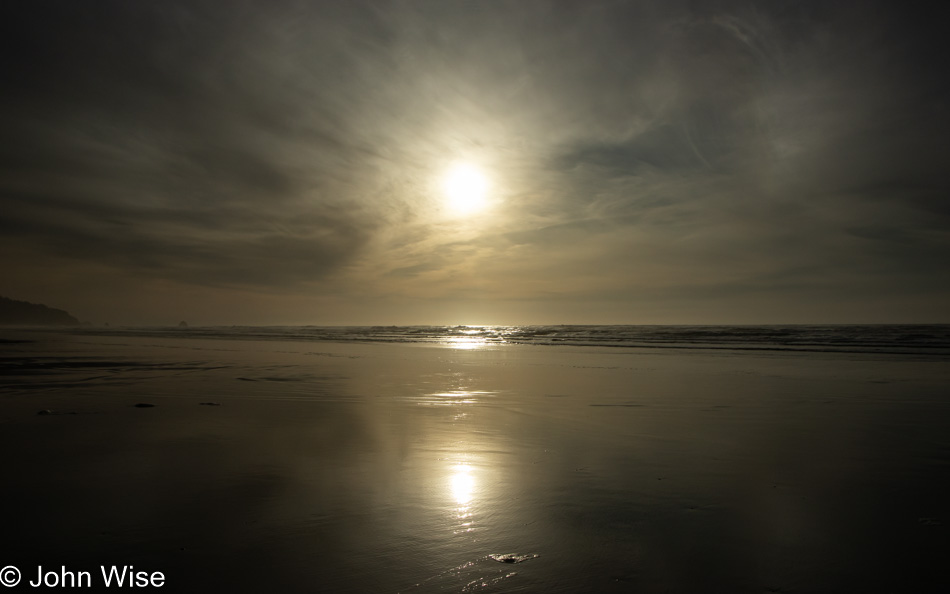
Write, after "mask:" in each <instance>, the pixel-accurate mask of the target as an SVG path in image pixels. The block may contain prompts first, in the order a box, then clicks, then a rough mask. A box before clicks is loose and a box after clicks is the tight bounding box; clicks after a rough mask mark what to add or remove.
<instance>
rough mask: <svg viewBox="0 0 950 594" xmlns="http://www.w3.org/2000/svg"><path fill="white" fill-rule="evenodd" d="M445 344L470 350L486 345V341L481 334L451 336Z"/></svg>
mask: <svg viewBox="0 0 950 594" xmlns="http://www.w3.org/2000/svg"><path fill="white" fill-rule="evenodd" d="M446 344H447V345H448V346H449V347H450V348H453V349H460V350H465V351H471V350H474V349H480V348H482V347H485V346H488V341H487V340H485V339H484V338H483V337H481V336H453V337H451V338H449V339H448V340H447V341H446Z"/></svg>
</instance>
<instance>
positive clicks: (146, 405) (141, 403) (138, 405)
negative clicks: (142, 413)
mask: <svg viewBox="0 0 950 594" xmlns="http://www.w3.org/2000/svg"><path fill="white" fill-rule="evenodd" d="M154 407H155V405H154V404H149V403H148V402H139V403H138V404H136V405H135V408H154Z"/></svg>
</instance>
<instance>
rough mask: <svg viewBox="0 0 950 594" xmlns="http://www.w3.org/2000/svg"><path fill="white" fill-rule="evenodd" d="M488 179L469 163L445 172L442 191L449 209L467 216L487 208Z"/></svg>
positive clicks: (458, 164)
mask: <svg viewBox="0 0 950 594" xmlns="http://www.w3.org/2000/svg"><path fill="white" fill-rule="evenodd" d="M489 185H490V184H489V181H488V177H487V176H486V175H485V174H484V173H483V172H482V170H481V169H479V168H478V167H477V166H475V165H473V164H471V163H456V164H454V165H452V167H450V168H449V170H448V171H446V172H445V177H443V179H442V191H443V193H444V194H445V199H446V204H447V205H448V207H449V209H450V210H451V211H452V212H454V213H456V214H460V215H468V214H473V213H476V212H478V211H480V210H483V209H484V208H485V207H486V206H488V187H489Z"/></svg>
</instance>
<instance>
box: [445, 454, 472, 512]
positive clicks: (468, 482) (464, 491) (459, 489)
mask: <svg viewBox="0 0 950 594" xmlns="http://www.w3.org/2000/svg"><path fill="white" fill-rule="evenodd" d="M453 470H454V474H452V477H451V478H450V483H451V485H452V496H453V497H454V498H455V501H456V503H458V504H459V505H460V506H463V507H465V506H468V504H469V503H471V501H472V493H473V492H474V491H475V477H473V476H472V474H471V468H470V467H469V466H467V465H465V464H459V465H458V466H455V467H454V468H453Z"/></svg>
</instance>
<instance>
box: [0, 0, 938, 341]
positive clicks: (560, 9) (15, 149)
mask: <svg viewBox="0 0 950 594" xmlns="http://www.w3.org/2000/svg"><path fill="white" fill-rule="evenodd" d="M897 4H898V3H894V2H880V3H876V2H871V1H862V2H827V1H823V2H792V1H787V2H786V1H774V2H715V1H696V2H680V1H676V0H673V1H669V0H664V1H659V0H656V1H650V2H626V1H620V0H614V1H591V0H584V1H577V2H568V1H561V2H546V1H531V0H517V1H508V2H505V1H499V0H491V1H489V0H484V1H477V0H465V1H463V0H458V1H455V0H432V1H409V0H407V1H400V2H382V1H379V2H377V1H374V2H365V3H364V2H354V1H347V2H343V1H332V2H329V1H328V2H316V1H290V0H279V1H274V0H267V1H265V0H259V1H254V2H251V1H243V2H242V1H215V2H210V1H195V0H189V1H180V2H176V1H168V0H162V1H160V2H159V1H155V2H144V1H143V2H139V1H135V2H130V1H127V0H123V1H116V2H102V1H98V0H81V1H77V0H69V1H64V2H48V1H43V0H29V1H27V0H22V1H13V2H7V3H4V5H3V7H2V14H0V44H2V51H0V65H2V72H3V76H2V78H0V85H2V86H3V88H2V93H0V131H2V139H3V142H2V143H0V229H2V234H0V253H2V262H3V264H2V266H3V274H2V276H0V294H3V295H5V296H8V297H12V298H16V299H25V300H30V301H38V302H43V303H46V304H49V305H52V306H56V307H61V308H65V309H67V310H69V311H70V312H71V313H73V314H74V315H76V316H77V317H79V318H80V319H83V320H89V321H93V322H96V323H101V322H111V323H113V324H116V323H119V324H176V323H177V322H178V321H179V320H181V319H185V320H187V321H188V322H189V323H191V324H193V325H200V324H296V323H312V324H408V323H432V324H439V323H471V324H480V323H502V324H517V323H710V324H714V323H769V322H772V323H797V322H928V321H939V322H950V308H948V307H947V304H948V303H950V273H948V266H947V262H948V260H950V202H948V199H950V196H948V186H950V184H948V181H947V180H948V174H950V172H948V167H947V164H948V162H950V159H948V156H950V153H948V149H947V148H946V146H947V137H948V132H950V126H948V123H950V112H948V107H947V106H948V105H950V102H948V99H950V97H948V92H947V91H948V82H947V81H948V77H947V75H946V62H945V60H944V59H943V58H941V56H943V55H944V54H945V45H946V42H945V41H944V39H943V38H944V36H945V33H944V31H943V28H944V26H945V22H944V20H943V19H942V18H940V17H939V15H938V14H936V13H934V14H927V13H926V12H922V11H921V10H920V9H919V7H918V8H916V9H913V10H912V9H910V8H900V7H899V6H897ZM457 162H466V163H470V164H474V165H475V166H477V167H478V168H480V169H481V171H483V172H484V173H485V176H486V177H487V178H488V179H489V182H490V187H489V193H488V200H489V205H488V208H486V209H484V210H482V211H480V212H477V213H474V214H472V215H470V216H462V215H459V214H458V213H456V212H454V211H452V210H451V209H449V208H447V207H446V205H445V196H443V192H442V188H441V179H442V176H443V175H444V174H445V171H446V170H447V168H449V167H450V166H451V165H452V164H453V163H457Z"/></svg>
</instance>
